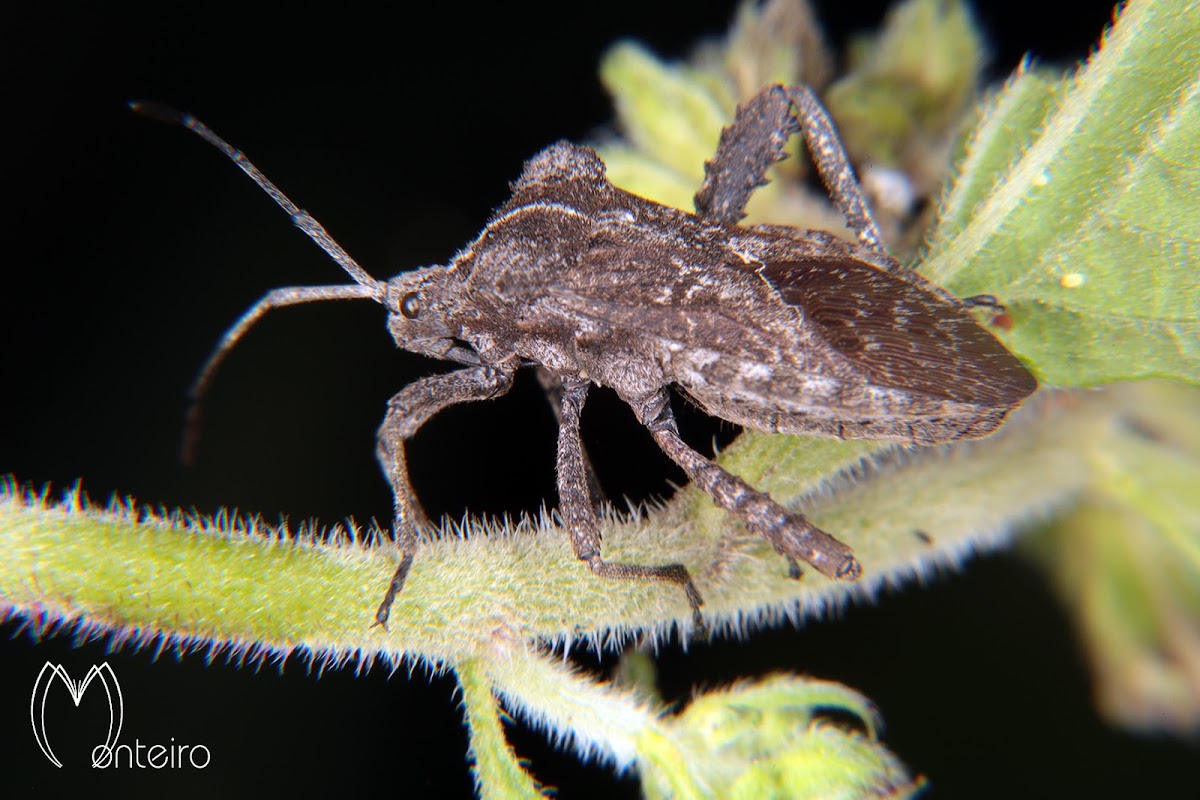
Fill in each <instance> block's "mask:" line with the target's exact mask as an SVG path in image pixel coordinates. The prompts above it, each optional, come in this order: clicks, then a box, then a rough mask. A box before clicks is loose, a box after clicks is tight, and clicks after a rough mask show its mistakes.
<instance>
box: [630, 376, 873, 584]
mask: <svg viewBox="0 0 1200 800" xmlns="http://www.w3.org/2000/svg"><path fill="white" fill-rule="evenodd" d="M631 405H632V406H633V410H634V413H636V414H637V415H638V418H639V419H640V420H641V421H642V424H644V425H645V426H646V427H647V428H649V430H650V434H651V435H652V436H653V437H654V441H655V442H657V443H658V446H659V447H660V448H662V451H663V452H664V453H666V454H667V455H668V456H670V457H671V460H673V461H674V462H675V463H676V464H678V465H679V466H680V467H682V468H683V471H684V472H686V473H687V475H688V478H690V479H691V481H692V483H694V484H696V485H697V486H699V487H700V488H701V489H703V490H704V491H705V492H706V493H707V494H708V495H709V496H710V497H711V498H712V499H713V502H715V503H716V504H717V505H719V506H720V507H721V508H724V509H725V510H727V511H730V512H732V513H733V514H734V515H735V516H737V518H738V519H740V520H741V521H742V522H743V523H744V524H745V525H746V527H747V528H749V529H750V530H751V531H753V532H754V533H757V534H758V535H759V536H762V537H763V538H765V539H766V540H767V541H769V542H770V543H771V545H772V546H773V547H774V548H775V551H776V552H777V553H779V554H780V555H782V556H784V557H785V558H787V559H788V561H789V566H790V568H791V569H790V572H794V571H795V561H796V560H800V561H806V562H808V563H809V564H811V565H812V566H813V567H815V568H816V569H817V571H819V572H820V573H822V574H823V575H826V576H827V577H830V578H839V579H845V580H855V579H857V578H858V577H859V576H861V575H862V565H861V564H859V562H858V559H857V558H855V557H854V551H853V550H851V549H850V547H849V546H847V545H845V544H842V543H841V542H839V541H838V540H837V539H835V538H833V537H832V536H830V535H829V534H828V533H826V532H825V531H823V530H821V529H820V528H818V527H817V526H815V525H813V524H812V523H811V522H809V521H808V519H807V518H806V517H805V516H804V515H803V514H798V513H795V512H793V511H788V510H787V509H786V508H784V507H783V506H781V505H779V503H776V502H775V501H774V500H772V499H771V498H770V497H769V496H768V495H766V494H764V493H763V492H760V491H758V490H757V489H755V488H754V487H753V486H751V485H750V484H748V483H746V482H745V481H743V480H742V479H741V478H739V477H737V476H736V475H733V474H731V473H730V472H728V471H726V470H725V469H723V468H722V467H720V466H718V465H716V464H714V463H713V462H712V461H709V460H708V459H707V458H705V457H704V456H702V455H700V454H699V453H697V452H696V451H695V450H693V449H692V448H691V447H689V446H688V445H687V443H686V442H684V441H683V439H681V438H680V436H679V427H678V426H677V425H676V423H675V412H674V411H672V410H671V395H670V392H669V391H668V390H667V389H666V388H665V387H664V388H662V389H660V390H658V391H657V392H655V393H654V394H652V395H650V396H649V397H648V398H646V399H645V400H644V401H641V402H636V403H631Z"/></svg>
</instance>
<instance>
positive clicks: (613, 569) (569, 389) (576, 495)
mask: <svg viewBox="0 0 1200 800" xmlns="http://www.w3.org/2000/svg"><path fill="white" fill-rule="evenodd" d="M587 391H588V384H587V382H586V381H564V382H563V388H562V395H561V411H560V414H559V434H558V494H559V513H561V514H562V518H563V523H564V524H565V525H566V528H567V534H568V535H569V536H570V537H571V547H572V549H573V550H574V551H575V555H576V556H577V557H578V558H579V560H580V561H584V562H586V563H587V565H588V567H590V568H591V570H592V572H594V573H596V574H597V575H599V576H600V577H602V578H615V579H621V580H630V579H634V580H658V581H668V582H670V583H675V584H678V585H679V586H681V587H682V588H683V591H684V594H685V595H686V596H687V601H688V605H689V606H691V609H692V618H693V620H694V622H695V625H696V629H697V630H698V631H702V630H704V628H705V625H704V617H703V616H702V615H701V613H700V606H702V605H703V604H704V600H703V599H702V598H701V597H700V592H699V591H698V590H697V589H696V585H695V584H694V583H693V582H692V576H691V574H690V573H689V572H688V569H687V567H686V566H684V565H683V564H664V565H661V566H647V565H644V564H627V563H623V562H614V561H605V560H604V559H603V558H602V557H601V555H600V527H599V523H598V522H597V520H596V511H595V508H594V507H593V506H592V500H591V497H590V496H589V492H588V485H587V466H586V461H585V460H584V456H583V443H582V441H581V439H580V436H579V419H580V415H581V414H582V412H583V403H584V401H585V400H586V399H587Z"/></svg>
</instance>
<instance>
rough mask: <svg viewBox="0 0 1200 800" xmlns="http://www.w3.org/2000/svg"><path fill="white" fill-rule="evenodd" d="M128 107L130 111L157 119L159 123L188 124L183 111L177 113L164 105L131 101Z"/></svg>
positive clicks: (144, 101)
mask: <svg viewBox="0 0 1200 800" xmlns="http://www.w3.org/2000/svg"><path fill="white" fill-rule="evenodd" d="M128 105H129V110H130V111H133V112H135V113H137V114H141V115H143V116H146V117H150V119H156V120H158V121H159V122H166V123H168V124H170V125H184V124H186V119H187V115H186V114H184V113H183V112H182V111H176V110H175V109H173V108H171V107H170V106H164V105H163V104H162V103H153V102H149V101H146V100H130V101H129V104H128Z"/></svg>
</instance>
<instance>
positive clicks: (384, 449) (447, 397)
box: [375, 367, 513, 627]
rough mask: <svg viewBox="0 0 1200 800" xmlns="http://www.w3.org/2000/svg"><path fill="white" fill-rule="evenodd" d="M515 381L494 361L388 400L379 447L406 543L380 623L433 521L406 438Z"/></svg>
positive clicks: (401, 542)
mask: <svg viewBox="0 0 1200 800" xmlns="http://www.w3.org/2000/svg"><path fill="white" fill-rule="evenodd" d="M512 382H513V376H512V373H511V372H504V371H502V370H498V369H494V368H492V367H471V368H470V369H463V370H459V371H458V372H449V373H446V374H444V375H434V376H432V377H429V378H424V379H422V380H419V381H417V382H416V383H411V384H409V385H408V386H405V387H404V389H402V390H401V391H400V392H399V393H397V394H396V395H395V396H394V397H393V398H392V399H391V400H390V401H388V410H387V416H385V417H384V419H383V424H382V425H381V426H380V427H379V434H378V438H377V441H378V444H377V447H376V451H375V452H376V454H377V455H378V457H379V463H380V465H381V466H382V467H383V472H384V474H385V475H386V476H387V479H388V482H389V483H391V485H392V496H393V498H394V503H395V522H394V524H393V534H394V536H395V538H396V544H397V546H398V547H399V548H400V565H399V566H398V567H396V573H395V575H393V576H392V582H391V583H390V584H389V585H388V589H387V593H386V594H385V595H384V597H383V602H381V603H380V604H379V610H378V611H376V612H375V624H376V625H380V626H382V627H387V620H388V615H389V614H390V613H391V610H392V603H394V602H395V601H396V595H398V594H399V593H400V590H401V589H403V588H404V581H405V580H406V579H407V578H408V571H409V570H410V569H411V568H412V563H413V557H414V556H415V555H416V552H417V532H418V530H419V529H420V528H422V527H425V526H427V525H428V524H429V520H428V518H427V517H426V516H425V512H424V510H423V509H422V508H421V503H420V502H419V501H418V500H417V495H416V493H415V492H414V491H413V488H412V482H411V481H410V480H409V477H408V460H407V459H406V458H405V455H404V443H405V442H406V441H408V440H409V439H411V438H412V437H413V435H414V434H416V432H417V430H418V429H420V427H421V426H422V425H424V424H425V423H426V422H428V421H429V419H430V418H431V417H432V416H433V415H434V414H436V413H437V412H439V411H441V410H442V409H444V408H448V407H450V406H453V405H458V404H459V403H469V402H472V401H475V400H487V399H490V398H492V397H499V396H500V395H502V394H504V393H506V392H507V391H508V390H509V389H510V388H512Z"/></svg>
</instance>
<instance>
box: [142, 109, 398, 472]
mask: <svg viewBox="0 0 1200 800" xmlns="http://www.w3.org/2000/svg"><path fill="white" fill-rule="evenodd" d="M129 108H130V109H132V110H133V111H136V112H137V113H139V114H143V115H145V116H147V117H150V118H151V119H156V120H158V121H160V122H166V123H168V124H171V125H182V126H183V127H185V128H187V129H188V130H190V131H192V132H193V133H195V134H196V135H197V136H199V137H200V138H202V139H203V140H204V141H206V142H208V143H209V144H211V145H212V146H213V147H215V148H217V149H218V150H220V151H221V152H222V153H224V154H225V155H226V156H227V157H228V158H229V159H230V160H232V161H233V163H235V164H237V165H238V166H239V167H240V168H241V170H242V172H245V173H246V174H247V175H249V176H250V180H252V181H254V182H255V183H256V184H257V185H258V187H259V188H260V189H262V190H263V191H264V192H266V193H267V194H268V195H270V196H271V199H272V200H274V201H275V202H276V203H277V204H278V205H279V207H280V208H282V209H283V210H284V211H286V212H287V214H288V216H289V217H291V219H292V222H293V223H294V224H295V225H296V227H297V228H299V229H300V230H302V231H304V233H305V234H307V235H308V238H310V239H312V240H313V241H314V242H316V243H317V245H318V246H319V247H320V248H321V249H322V250H324V251H325V252H326V253H327V254H328V255H329V257H330V258H332V259H333V260H334V261H336V262H337V264H338V266H340V267H341V268H342V269H344V270H345V271H346V273H347V274H348V275H349V276H350V277H351V278H353V279H354V284H340V285H336V286H289V287H285V288H282V289H273V290H272V291H270V292H267V294H266V295H264V296H263V297H262V298H261V299H260V300H259V301H258V302H257V303H255V304H254V305H253V306H251V307H250V309H249V310H248V311H246V313H244V314H242V316H241V317H239V318H238V320H237V322H235V323H234V324H233V325H232V326H231V327H230V328H229V330H227V331H226V332H225V335H224V336H222V337H221V341H220V342H219V343H218V344H217V346H216V348H215V349H214V350H213V352H212V354H211V355H210V356H209V357H208V360H207V361H205V362H204V367H203V368H202V369H201V370H200V374H199V375H198V376H197V377H196V380H195V382H193V383H192V388H191V390H190V392H189V393H188V395H189V399H190V405H189V407H188V412H187V420H186V422H185V423H184V435H183V461H184V463H186V464H190V463H192V461H193V460H194V456H195V451H196V444H197V442H198V440H199V436H200V420H201V401H202V400H203V398H204V395H205V394H206V393H207V392H208V388H209V386H210V385H211V384H212V380H213V376H214V375H215V374H216V371H217V367H218V366H220V364H221V362H222V361H224V359H225V356H226V354H227V353H228V352H229V351H230V350H231V349H232V348H233V346H234V345H235V344H237V342H238V340H239V339H241V338H242V336H244V335H245V333H246V331H248V330H250V328H251V327H252V326H253V325H254V323H256V322H258V320H259V318H260V317H262V316H263V315H264V314H266V313H267V312H268V311H270V310H271V309H273V308H282V307H284V306H293V305H298V304H300V303H313V302H317V301H320V300H357V299H364V298H365V299H371V300H375V301H376V302H379V303H382V302H383V300H384V295H385V293H386V291H387V285H386V284H385V283H383V282H382V281H379V280H376V279H375V278H373V277H371V275H369V274H368V273H367V271H366V270H365V269H363V268H362V267H360V266H359V265H358V262H357V261H355V260H354V259H353V258H351V257H350V254H349V253H347V252H346V251H345V249H343V248H342V246H341V245H340V244H338V243H337V241H336V240H334V238H333V237H332V236H330V235H329V233H328V232H327V231H326V230H325V227H324V226H323V225H321V223H319V222H317V220H316V219H315V218H314V217H313V216H312V215H311V214H309V213H308V212H307V211H305V210H304V209H302V208H300V207H299V206H297V205H296V204H295V203H293V202H292V201H291V199H290V198H288V196H287V195H286V194H284V193H283V192H282V191H280V189H279V187H278V186H276V185H275V184H274V183H272V182H271V181H270V179H268V178H267V176H266V175H264V174H262V172H261V171H259V169H258V167H256V166H254V164H252V163H251V162H250V159H248V158H246V154H245V153H243V152H242V151H241V150H238V149H237V148H235V147H233V146H232V145H230V144H229V143H228V142H226V141H225V140H224V139H222V138H221V137H220V136H217V135H216V134H215V133H213V132H212V130H210V129H209V127H208V126H207V125H205V124H204V123H203V122H201V121H200V120H198V119H196V118H195V117H193V116H192V115H191V114H185V113H183V112H181V111H176V110H175V109H173V108H171V107H169V106H164V105H161V104H160V103H147V102H142V101H138V100H135V101H131V102H130V103H129Z"/></svg>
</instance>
